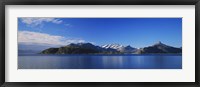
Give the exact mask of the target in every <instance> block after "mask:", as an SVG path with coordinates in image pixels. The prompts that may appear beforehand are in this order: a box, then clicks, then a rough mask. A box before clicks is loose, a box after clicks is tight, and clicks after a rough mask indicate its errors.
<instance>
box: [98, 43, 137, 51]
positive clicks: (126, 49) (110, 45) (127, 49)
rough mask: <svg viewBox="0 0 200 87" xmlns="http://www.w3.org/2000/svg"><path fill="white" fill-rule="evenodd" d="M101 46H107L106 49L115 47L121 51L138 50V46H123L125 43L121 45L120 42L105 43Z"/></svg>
mask: <svg viewBox="0 0 200 87" xmlns="http://www.w3.org/2000/svg"><path fill="white" fill-rule="evenodd" d="M101 47H102V48H105V49H115V50H117V51H119V52H121V53H134V52H136V51H137V49H136V48H133V47H131V46H130V45H129V46H123V45H120V44H107V45H103V46H101Z"/></svg>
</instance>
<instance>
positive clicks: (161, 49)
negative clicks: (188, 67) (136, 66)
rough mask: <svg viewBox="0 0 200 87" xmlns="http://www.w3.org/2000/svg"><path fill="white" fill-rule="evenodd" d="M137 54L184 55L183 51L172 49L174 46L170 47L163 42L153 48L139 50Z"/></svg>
mask: <svg viewBox="0 0 200 87" xmlns="http://www.w3.org/2000/svg"><path fill="white" fill-rule="evenodd" d="M136 53H138V54H144V53H182V49H181V48H176V47H172V46H168V45H165V44H163V43H161V42H158V43H156V44H154V45H152V46H149V47H144V48H141V49H138V51H137V52H136Z"/></svg>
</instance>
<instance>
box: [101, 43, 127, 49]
mask: <svg viewBox="0 0 200 87" xmlns="http://www.w3.org/2000/svg"><path fill="white" fill-rule="evenodd" d="M101 47H102V48H106V49H108V48H111V49H120V48H122V47H124V46H123V45H120V44H106V45H103V46H101Z"/></svg>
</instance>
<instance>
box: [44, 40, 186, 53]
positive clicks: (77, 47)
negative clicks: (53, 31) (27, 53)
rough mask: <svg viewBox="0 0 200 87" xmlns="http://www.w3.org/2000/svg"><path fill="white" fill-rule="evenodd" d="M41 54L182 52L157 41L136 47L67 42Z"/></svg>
mask: <svg viewBox="0 0 200 87" xmlns="http://www.w3.org/2000/svg"><path fill="white" fill-rule="evenodd" d="M40 53H41V54H149V53H150V54H156V53H158V54H159V53H182V49H181V48H176V47H172V46H168V45H165V44H163V43H161V42H158V43H156V44H154V45H152V46H148V47H144V48H140V49H136V48H133V47H131V46H130V45H129V46H123V45H119V44H107V45H103V46H96V45H93V44H91V43H77V44H73V43H72V44H69V45H67V46H62V47H58V48H55V47H54V48H48V49H45V50H43V51H42V52H40Z"/></svg>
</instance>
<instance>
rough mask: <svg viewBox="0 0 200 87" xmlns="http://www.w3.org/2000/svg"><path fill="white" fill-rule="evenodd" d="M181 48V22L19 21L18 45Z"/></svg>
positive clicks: (24, 18) (161, 20) (123, 20)
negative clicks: (115, 45)
mask: <svg viewBox="0 0 200 87" xmlns="http://www.w3.org/2000/svg"><path fill="white" fill-rule="evenodd" d="M159 41H161V42H162V43H164V44H167V45H170V46H174V47H182V18H42V17H40V18H37V17H32V18H31V17H23V18H18V43H19V44H39V45H46V44H48V45H56V46H58V45H67V44H70V43H87V42H89V43H93V44H95V45H99V46H101V45H105V44H121V45H124V46H127V45H131V46H132V47H135V48H141V47H147V46H150V45H153V44H155V43H157V42H159Z"/></svg>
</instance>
